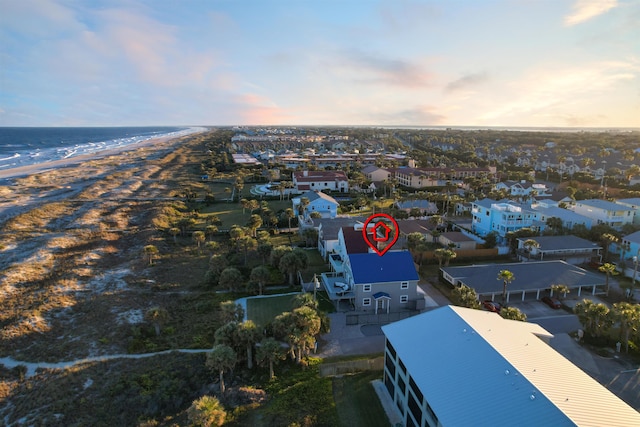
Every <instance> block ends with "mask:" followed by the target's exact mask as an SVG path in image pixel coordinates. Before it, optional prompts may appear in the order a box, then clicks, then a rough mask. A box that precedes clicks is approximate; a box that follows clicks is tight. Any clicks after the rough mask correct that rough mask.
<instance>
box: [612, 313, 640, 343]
mask: <svg viewBox="0 0 640 427" xmlns="http://www.w3.org/2000/svg"><path fill="white" fill-rule="evenodd" d="M612 313H613V316H614V318H615V319H616V320H617V321H618V322H620V339H621V341H624V348H625V352H627V353H628V352H629V335H630V334H631V331H638V329H640V305H638V304H631V303H628V302H618V303H615V304H613V310H612Z"/></svg>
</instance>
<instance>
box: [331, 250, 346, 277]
mask: <svg viewBox="0 0 640 427" xmlns="http://www.w3.org/2000/svg"><path fill="white" fill-rule="evenodd" d="M329 265H331V271H333V272H335V273H338V274H343V273H344V260H343V259H342V256H341V255H340V254H331V255H329Z"/></svg>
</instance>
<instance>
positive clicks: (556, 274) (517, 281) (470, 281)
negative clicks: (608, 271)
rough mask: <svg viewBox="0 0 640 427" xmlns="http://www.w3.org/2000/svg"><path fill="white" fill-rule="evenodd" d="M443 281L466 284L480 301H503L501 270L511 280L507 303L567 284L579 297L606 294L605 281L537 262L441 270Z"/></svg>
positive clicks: (570, 268) (566, 266)
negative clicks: (506, 273)
mask: <svg viewBox="0 0 640 427" xmlns="http://www.w3.org/2000/svg"><path fill="white" fill-rule="evenodd" d="M440 270H441V272H442V277H443V279H444V280H445V281H447V282H448V283H450V284H451V285H453V286H460V285H466V286H468V287H470V288H473V289H475V291H476V293H477V294H478V298H479V299H489V300H492V301H495V300H496V299H497V300H500V299H502V287H503V282H502V280H500V279H498V274H499V272H500V271H501V270H509V271H510V272H512V273H513V276H514V279H513V281H512V282H511V283H508V284H507V296H506V302H509V301H510V300H512V299H513V300H520V301H526V300H528V299H534V298H535V299H540V298H541V297H542V296H544V295H547V294H548V293H550V291H551V286H553V285H566V286H567V287H568V288H569V289H570V290H571V292H572V293H574V294H577V296H578V297H579V296H581V295H582V294H585V293H589V294H590V295H598V294H604V293H605V283H604V282H605V278H604V275H603V276H600V275H597V274H594V273H591V272H588V271H586V270H585V269H583V268H580V267H577V266H575V265H571V264H567V263H566V262H564V261H559V260H557V261H540V262H523V263H512V264H485V265H471V266H463V267H443V268H441V269H440Z"/></svg>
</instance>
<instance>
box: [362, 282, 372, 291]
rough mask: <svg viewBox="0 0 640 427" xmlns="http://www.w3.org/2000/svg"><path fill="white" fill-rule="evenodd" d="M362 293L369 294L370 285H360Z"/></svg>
mask: <svg viewBox="0 0 640 427" xmlns="http://www.w3.org/2000/svg"><path fill="white" fill-rule="evenodd" d="M362 292H371V285H370V284H369V285H362Z"/></svg>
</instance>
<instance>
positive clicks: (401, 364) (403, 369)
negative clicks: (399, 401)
mask: <svg viewBox="0 0 640 427" xmlns="http://www.w3.org/2000/svg"><path fill="white" fill-rule="evenodd" d="M398 364H399V365H400V370H401V371H402V373H403V374H404V375H407V367H406V366H404V363H402V359H400V358H398ZM402 389H403V391H404V387H402Z"/></svg>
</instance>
